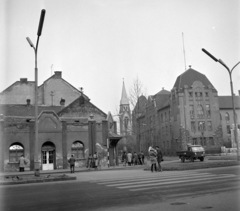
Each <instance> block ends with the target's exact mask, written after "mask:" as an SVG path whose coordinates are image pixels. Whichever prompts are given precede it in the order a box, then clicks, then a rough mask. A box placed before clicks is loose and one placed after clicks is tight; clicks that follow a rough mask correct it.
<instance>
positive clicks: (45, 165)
mask: <svg viewBox="0 0 240 211" xmlns="http://www.w3.org/2000/svg"><path fill="white" fill-rule="evenodd" d="M54 163H55V145H54V144H53V143H52V142H46V143H44V144H43V145H42V170H53V169H54Z"/></svg>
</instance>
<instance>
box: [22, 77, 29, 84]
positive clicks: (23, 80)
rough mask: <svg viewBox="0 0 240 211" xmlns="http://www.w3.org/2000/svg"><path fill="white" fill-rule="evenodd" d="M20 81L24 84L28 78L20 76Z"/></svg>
mask: <svg viewBox="0 0 240 211" xmlns="http://www.w3.org/2000/svg"><path fill="white" fill-rule="evenodd" d="M20 82H21V83H22V84H24V83H25V84H26V83H27V82H28V80H27V78H20Z"/></svg>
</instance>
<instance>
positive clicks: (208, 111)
mask: <svg viewBox="0 0 240 211" xmlns="http://www.w3.org/2000/svg"><path fill="white" fill-rule="evenodd" d="M206 114H207V118H211V110H210V105H209V104H206Z"/></svg>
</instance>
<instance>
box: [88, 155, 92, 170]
mask: <svg viewBox="0 0 240 211" xmlns="http://www.w3.org/2000/svg"><path fill="white" fill-rule="evenodd" d="M92 159H93V157H92V154H89V156H88V159H87V168H88V170H90V168H91V167H92Z"/></svg>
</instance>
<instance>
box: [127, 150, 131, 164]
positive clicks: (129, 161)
mask: <svg viewBox="0 0 240 211" xmlns="http://www.w3.org/2000/svg"><path fill="white" fill-rule="evenodd" d="M127 160H128V165H129V166H131V163H132V153H131V152H129V153H128V154H127Z"/></svg>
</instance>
